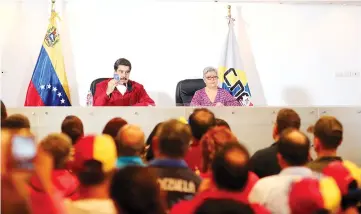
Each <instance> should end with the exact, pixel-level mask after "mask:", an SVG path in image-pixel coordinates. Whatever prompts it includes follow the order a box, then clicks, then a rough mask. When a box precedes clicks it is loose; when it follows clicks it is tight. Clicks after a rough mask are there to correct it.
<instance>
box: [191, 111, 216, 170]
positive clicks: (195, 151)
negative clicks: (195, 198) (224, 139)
mask: <svg viewBox="0 0 361 214" xmlns="http://www.w3.org/2000/svg"><path fill="white" fill-rule="evenodd" d="M215 125H216V118H215V116H214V114H213V113H212V112H211V111H209V110H208V109H206V108H198V109H195V110H194V111H193V113H192V114H191V115H190V116H189V126H190V127H191V131H192V135H193V141H192V144H191V145H190V147H189V149H188V152H187V155H186V157H185V161H186V162H187V163H188V165H189V167H190V168H191V169H192V170H193V171H196V172H197V173H199V171H200V168H201V161H202V160H201V157H202V154H201V148H200V144H199V141H200V140H201V138H202V137H203V135H204V134H205V133H206V132H207V131H208V129H210V128H211V127H213V126H215Z"/></svg>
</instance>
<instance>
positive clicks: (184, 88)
mask: <svg viewBox="0 0 361 214" xmlns="http://www.w3.org/2000/svg"><path fill="white" fill-rule="evenodd" d="M205 86H206V84H205V83H204V80H203V79H185V80H182V81H180V82H178V84H177V87H176V91H175V102H176V106H189V104H190V103H191V101H192V98H193V95H194V93H196V91H197V90H199V89H201V88H204V87H205Z"/></svg>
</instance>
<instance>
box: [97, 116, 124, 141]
mask: <svg viewBox="0 0 361 214" xmlns="http://www.w3.org/2000/svg"><path fill="white" fill-rule="evenodd" d="M126 124H128V122H127V121H125V120H124V119H123V118H120V117H115V118H113V119H111V120H109V122H108V123H107V124H106V125H105V127H104V129H103V132H102V134H108V135H110V136H112V138H113V139H114V140H115V137H116V136H117V134H118V132H119V130H120V129H121V128H122V127H123V126H125V125H126Z"/></svg>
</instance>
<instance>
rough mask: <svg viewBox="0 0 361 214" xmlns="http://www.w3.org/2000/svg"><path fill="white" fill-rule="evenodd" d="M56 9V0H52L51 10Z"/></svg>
mask: <svg viewBox="0 0 361 214" xmlns="http://www.w3.org/2000/svg"><path fill="white" fill-rule="evenodd" d="M54 11H55V0H51V12H54Z"/></svg>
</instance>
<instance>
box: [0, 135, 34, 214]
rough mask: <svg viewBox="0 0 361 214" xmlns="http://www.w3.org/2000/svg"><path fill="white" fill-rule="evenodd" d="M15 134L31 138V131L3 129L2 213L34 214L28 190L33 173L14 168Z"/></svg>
mask: <svg viewBox="0 0 361 214" xmlns="http://www.w3.org/2000/svg"><path fill="white" fill-rule="evenodd" d="M24 132H25V133H24ZM13 134H17V135H24V136H29V130H28V129H26V130H24V129H22V130H16V131H15V132H9V131H7V130H4V129H1V156H0V157H1V213H2V214H13V213H21V214H30V213H32V212H31V209H30V206H29V203H28V201H29V194H28V192H27V191H26V190H27V181H28V179H29V178H30V177H31V175H32V173H33V171H30V172H28V173H26V172H22V171H19V170H17V169H16V168H15V167H14V166H13V165H14V164H13V163H12V154H11V152H10V151H11V139H12V136H13ZM19 177H20V179H19ZM15 178H18V179H15ZM22 178H23V179H22Z"/></svg>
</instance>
